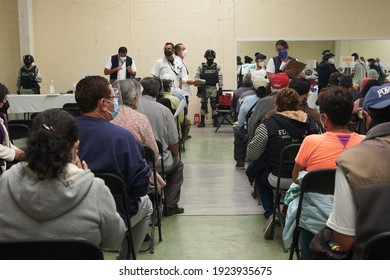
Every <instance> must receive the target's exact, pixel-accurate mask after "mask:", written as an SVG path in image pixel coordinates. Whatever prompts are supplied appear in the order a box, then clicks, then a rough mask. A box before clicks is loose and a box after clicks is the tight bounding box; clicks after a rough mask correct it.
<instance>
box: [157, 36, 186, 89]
mask: <svg viewBox="0 0 390 280" xmlns="http://www.w3.org/2000/svg"><path fill="white" fill-rule="evenodd" d="M174 47H175V46H174V45H173V43H169V42H168V43H165V45H164V57H163V58H160V59H157V60H156V61H155V62H154V64H153V67H152V70H150V74H152V75H153V76H154V77H156V78H159V79H161V80H162V79H163V75H164V74H169V75H170V76H172V77H173V87H174V88H180V89H181V88H182V78H183V75H184V74H183V73H184V72H185V67H184V65H183V63H181V62H179V61H178V60H177V58H175V57H174V56H173V53H174ZM183 68H184V69H183Z"/></svg>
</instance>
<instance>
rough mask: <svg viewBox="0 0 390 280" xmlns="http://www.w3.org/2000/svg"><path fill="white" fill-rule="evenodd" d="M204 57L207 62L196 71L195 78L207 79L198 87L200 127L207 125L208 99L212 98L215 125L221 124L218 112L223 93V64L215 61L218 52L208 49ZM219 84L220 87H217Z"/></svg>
mask: <svg viewBox="0 0 390 280" xmlns="http://www.w3.org/2000/svg"><path fill="white" fill-rule="evenodd" d="M204 58H205V59H206V60H207V62H202V64H201V65H200V66H199V67H198V70H197V71H196V75H195V79H196V80H199V79H203V80H205V81H206V82H205V85H204V86H200V87H198V94H197V95H198V97H199V98H200V103H201V107H200V118H201V119H200V123H199V124H198V127H205V117H206V114H207V100H208V99H209V98H210V105H211V110H212V115H213V125H214V127H218V126H219V122H218V112H217V98H218V95H220V94H222V87H223V78H222V71H221V66H219V65H217V63H215V62H214V59H215V58H216V53H215V51H214V50H211V49H209V50H207V51H206V52H205V53H204ZM217 85H218V88H217Z"/></svg>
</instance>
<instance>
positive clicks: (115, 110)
mask: <svg viewBox="0 0 390 280" xmlns="http://www.w3.org/2000/svg"><path fill="white" fill-rule="evenodd" d="M106 100H107V101H108V102H111V103H112V104H114V112H110V111H108V112H110V114H111V117H112V119H115V118H116V116H117V115H118V112H119V103H118V98H114V101H111V100H108V99H106Z"/></svg>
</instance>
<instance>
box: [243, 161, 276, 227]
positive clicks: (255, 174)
mask: <svg viewBox="0 0 390 280" xmlns="http://www.w3.org/2000/svg"><path fill="white" fill-rule="evenodd" d="M246 175H247V176H248V179H249V181H251V179H252V180H253V179H254V180H255V181H254V182H255V186H256V187H257V189H258V190H259V195H260V201H261V204H262V205H263V208H264V216H265V218H266V219H268V218H269V217H270V216H271V215H272V214H273V212H274V193H273V189H272V187H271V185H270V184H269V183H268V175H269V169H268V165H267V161H266V157H265V155H262V156H261V157H260V158H259V159H257V160H254V161H252V162H250V164H249V166H248V168H247V170H246Z"/></svg>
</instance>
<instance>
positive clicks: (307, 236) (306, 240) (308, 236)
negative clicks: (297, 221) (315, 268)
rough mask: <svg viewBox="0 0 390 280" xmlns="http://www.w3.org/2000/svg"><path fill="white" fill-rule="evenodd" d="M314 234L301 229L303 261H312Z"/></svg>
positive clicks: (300, 241) (300, 238)
mask: <svg viewBox="0 0 390 280" xmlns="http://www.w3.org/2000/svg"><path fill="white" fill-rule="evenodd" d="M313 238H314V234H313V233H311V232H310V231H308V230H306V229H304V228H300V231H299V243H300V245H301V259H302V260H312V259H313V257H312V256H311V252H310V242H311V241H312V240H313Z"/></svg>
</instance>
